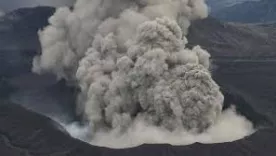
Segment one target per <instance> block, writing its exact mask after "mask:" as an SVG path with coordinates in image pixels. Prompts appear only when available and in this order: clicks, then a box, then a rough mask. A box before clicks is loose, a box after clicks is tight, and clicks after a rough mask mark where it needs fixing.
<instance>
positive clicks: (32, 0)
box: [0, 0, 75, 12]
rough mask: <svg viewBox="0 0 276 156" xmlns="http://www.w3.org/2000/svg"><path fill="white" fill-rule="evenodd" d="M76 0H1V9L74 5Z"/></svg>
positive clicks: (7, 10) (5, 10) (6, 10)
mask: <svg viewBox="0 0 276 156" xmlns="http://www.w3.org/2000/svg"><path fill="white" fill-rule="evenodd" d="M74 1H75V0H0V11H1V10H2V11H4V12H9V11H12V10H14V9H17V8H20V7H33V6H39V5H43V6H44V5H46V6H55V7H59V6H64V5H72V4H73V3H74Z"/></svg>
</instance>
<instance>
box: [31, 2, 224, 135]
mask: <svg viewBox="0 0 276 156" xmlns="http://www.w3.org/2000/svg"><path fill="white" fill-rule="evenodd" d="M207 12H208V11H207V7H206V5H205V3H204V1H203V0H148V1H146V0H132V1H131V0H78V1H77V2H76V4H75V6H74V8H73V10H70V9H68V8H60V9H58V10H57V11H56V13H55V14H54V15H53V16H52V17H51V18H50V19H49V22H50V25H49V26H48V27H46V28H45V29H44V30H42V31H40V32H39V37H40V42H41V45H42V54H41V55H40V56H37V57H35V58H34V61H33V71H34V72H36V73H45V72H50V73H53V74H55V75H57V77H58V78H64V79H66V80H67V81H68V84H71V85H72V84H73V85H75V86H77V87H79V88H80V90H81V92H80V94H79V98H78V101H77V103H78V110H77V111H78V113H82V114H83V115H84V116H85V118H86V119H87V120H88V121H89V126H90V129H91V134H92V135H93V134H97V133H99V132H103V131H104V132H108V131H112V132H114V131H116V132H117V133H121V134H122V133H126V132H127V131H128V129H129V127H133V126H132V125H133V124H134V123H136V122H137V121H143V123H146V125H150V126H155V127H158V128H160V129H166V130H168V131H171V132H172V131H175V130H179V129H183V130H185V131H192V132H197V133H199V132H204V131H206V130H208V129H209V128H210V126H212V125H214V124H215V123H216V121H217V120H218V118H219V117H220V114H221V111H222V106H223V95H222V94H221V92H220V89H219V86H218V85H217V84H216V83H215V82H214V81H213V80H212V77H211V74H210V72H209V70H208V68H209V64H210V62H209V57H210V55H209V53H208V52H207V51H205V50H203V49H202V48H200V46H196V47H194V48H192V49H187V48H186V47H185V45H186V44H187V39H186V37H185V35H186V34H187V29H188V27H189V25H190V21H191V20H195V19H199V18H204V17H206V16H207Z"/></svg>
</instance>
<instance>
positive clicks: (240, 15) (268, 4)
mask: <svg viewBox="0 0 276 156" xmlns="http://www.w3.org/2000/svg"><path fill="white" fill-rule="evenodd" d="M212 16H214V17H215V18H218V19H220V20H223V21H230V22H241V23H268V22H275V21H276V1H275V0H261V1H256V2H255V1H250V2H244V3H241V4H236V5H233V6H231V7H226V8H224V9H220V10H215V11H214V12H212Z"/></svg>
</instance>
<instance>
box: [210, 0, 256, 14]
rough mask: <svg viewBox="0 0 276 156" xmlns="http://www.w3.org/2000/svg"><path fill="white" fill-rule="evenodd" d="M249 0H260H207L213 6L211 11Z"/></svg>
mask: <svg viewBox="0 0 276 156" xmlns="http://www.w3.org/2000/svg"><path fill="white" fill-rule="evenodd" d="M247 1H259V0H207V1H206V2H207V4H208V6H209V7H210V8H211V12H216V11H218V10H222V9H225V8H227V7H231V6H234V5H236V4H241V3H243V2H247Z"/></svg>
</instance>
